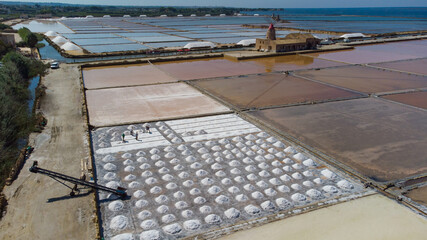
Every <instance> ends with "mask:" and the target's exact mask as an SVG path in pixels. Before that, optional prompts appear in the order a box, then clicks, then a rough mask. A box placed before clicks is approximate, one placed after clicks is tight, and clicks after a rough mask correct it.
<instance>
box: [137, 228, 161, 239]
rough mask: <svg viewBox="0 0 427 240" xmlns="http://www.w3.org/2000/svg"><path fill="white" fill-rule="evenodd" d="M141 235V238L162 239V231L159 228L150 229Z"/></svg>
mask: <svg viewBox="0 0 427 240" xmlns="http://www.w3.org/2000/svg"><path fill="white" fill-rule="evenodd" d="M139 237H140V240H158V239H160V233H159V231H157V230H149V231H145V232H142V233H141V234H140V235H139Z"/></svg>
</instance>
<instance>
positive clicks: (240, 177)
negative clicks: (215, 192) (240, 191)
mask: <svg viewBox="0 0 427 240" xmlns="http://www.w3.org/2000/svg"><path fill="white" fill-rule="evenodd" d="M234 181H236V182H238V183H244V182H245V179H244V178H243V177H242V176H237V177H235V178H234Z"/></svg>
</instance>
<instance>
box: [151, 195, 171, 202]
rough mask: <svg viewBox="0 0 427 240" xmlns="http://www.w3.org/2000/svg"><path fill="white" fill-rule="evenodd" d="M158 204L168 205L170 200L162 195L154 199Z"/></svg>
mask: <svg viewBox="0 0 427 240" xmlns="http://www.w3.org/2000/svg"><path fill="white" fill-rule="evenodd" d="M154 200H155V201H156V202H157V203H158V204H162V203H166V202H168V201H169V198H168V197H166V196H165V195H160V196H158V197H156V198H155V199H154Z"/></svg>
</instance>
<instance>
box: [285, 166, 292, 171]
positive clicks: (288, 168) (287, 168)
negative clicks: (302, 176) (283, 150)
mask: <svg viewBox="0 0 427 240" xmlns="http://www.w3.org/2000/svg"><path fill="white" fill-rule="evenodd" d="M283 170H285V171H286V172H290V171H292V167H290V166H284V167H283Z"/></svg>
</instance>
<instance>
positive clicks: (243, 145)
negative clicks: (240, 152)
mask: <svg viewBox="0 0 427 240" xmlns="http://www.w3.org/2000/svg"><path fill="white" fill-rule="evenodd" d="M236 146H237V147H239V148H244V147H246V145H245V144H243V143H241V142H238V143H236Z"/></svg>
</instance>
